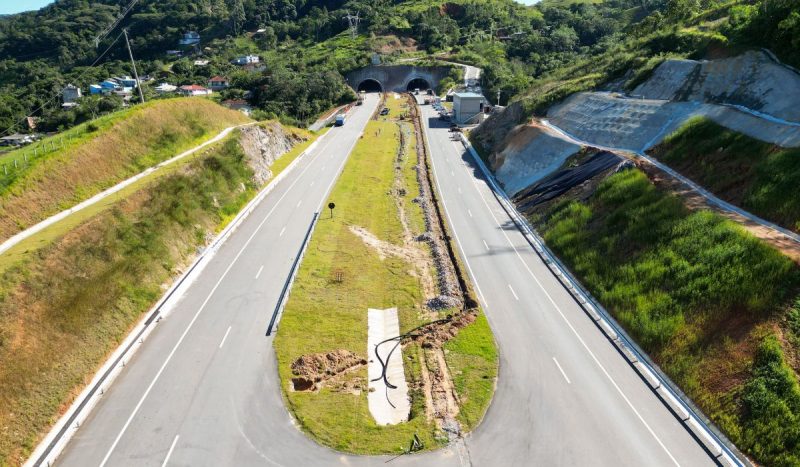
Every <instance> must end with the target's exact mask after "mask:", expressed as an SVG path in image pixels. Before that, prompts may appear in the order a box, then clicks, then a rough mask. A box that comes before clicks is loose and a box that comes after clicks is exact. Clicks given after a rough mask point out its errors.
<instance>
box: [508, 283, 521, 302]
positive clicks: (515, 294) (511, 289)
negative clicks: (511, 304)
mask: <svg viewBox="0 0 800 467" xmlns="http://www.w3.org/2000/svg"><path fill="white" fill-rule="evenodd" d="M508 290H510V291H511V295H513V296H514V298H515V299H516V300H517V301H519V297H517V293H516V292H514V289H513V288H512V287H511V284H508Z"/></svg>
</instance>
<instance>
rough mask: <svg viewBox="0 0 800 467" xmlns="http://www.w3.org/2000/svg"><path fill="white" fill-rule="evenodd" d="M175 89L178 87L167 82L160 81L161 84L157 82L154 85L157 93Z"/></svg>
mask: <svg viewBox="0 0 800 467" xmlns="http://www.w3.org/2000/svg"><path fill="white" fill-rule="evenodd" d="M176 89H178V87H177V86H173V85H171V84H169V83H161V84H159V85H158V86H156V87H155V90H156V92H157V93H159V94H166V93H169V92H175V90H176Z"/></svg>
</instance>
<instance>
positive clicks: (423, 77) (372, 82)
mask: <svg viewBox="0 0 800 467" xmlns="http://www.w3.org/2000/svg"><path fill="white" fill-rule="evenodd" d="M450 69H451V67H449V66H444V65H443V66H413V65H373V66H368V67H365V68H361V69H358V70H354V71H351V72H350V73H347V74H346V75H345V79H346V80H347V84H348V85H350V87H351V88H353V90H355V91H361V90H365V91H368V92H370V91H396V92H404V91H408V90H413V89H415V88H420V89H425V88H431V89H433V88H436V87H437V86H439V82H440V81H441V80H442V79H444V77H445V76H447V75H448V74H449V73H450ZM426 84H427V86H426Z"/></svg>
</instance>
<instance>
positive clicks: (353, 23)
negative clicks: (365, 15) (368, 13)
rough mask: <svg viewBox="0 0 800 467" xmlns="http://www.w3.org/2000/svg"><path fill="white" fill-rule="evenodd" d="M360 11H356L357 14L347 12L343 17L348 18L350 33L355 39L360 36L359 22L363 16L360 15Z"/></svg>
mask: <svg viewBox="0 0 800 467" xmlns="http://www.w3.org/2000/svg"><path fill="white" fill-rule="evenodd" d="M359 14H360V12H358V13H356V15H355V16H353V15H351V14H350V12H349V11H348V12H347V16H344V17H342V19H346V20H347V23H348V25H349V26H350V35H351V36H352V37H353V39H355V38H356V36H358V24H359V23H360V22H361V18H359V17H358V15H359Z"/></svg>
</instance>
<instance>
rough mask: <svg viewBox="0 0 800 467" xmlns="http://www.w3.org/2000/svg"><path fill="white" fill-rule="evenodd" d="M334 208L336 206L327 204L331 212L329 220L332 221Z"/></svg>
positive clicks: (331, 203)
mask: <svg viewBox="0 0 800 467" xmlns="http://www.w3.org/2000/svg"><path fill="white" fill-rule="evenodd" d="M335 207H336V204H335V203H333V202H330V203H328V209H330V210H331V219H333V208H335Z"/></svg>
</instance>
